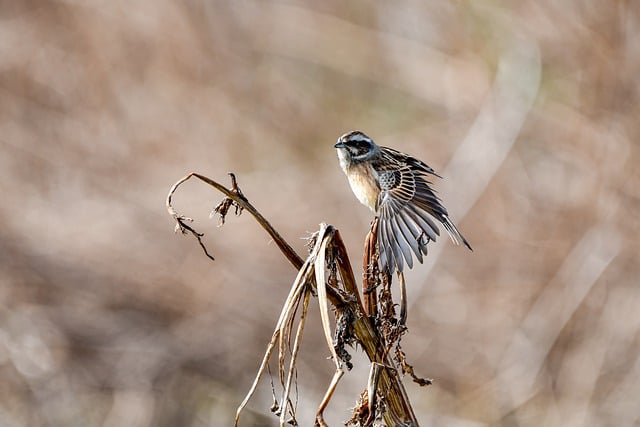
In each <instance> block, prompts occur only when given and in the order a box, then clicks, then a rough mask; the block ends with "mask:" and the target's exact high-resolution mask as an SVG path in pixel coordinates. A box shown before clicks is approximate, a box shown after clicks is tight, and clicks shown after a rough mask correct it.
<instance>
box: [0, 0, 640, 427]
mask: <svg viewBox="0 0 640 427" xmlns="http://www.w3.org/2000/svg"><path fill="white" fill-rule="evenodd" d="M638 76H640V4H638V3H637V2H635V1H632V0H627V1H624V0H620V1H613V0H612V1H607V2H603V1H588V0H584V1H571V2H569V1H567V2H556V1H551V0H542V1H540V0H523V1H518V2H491V1H488V2H471V1H453V2H440V1H409V2H402V3H398V2H377V3H373V2H365V1H355V2H348V3H345V2H341V1H325V2H315V3H311V2H302V1H295V0H289V1H279V2H262V1H234V2H231V1H229V2H222V1H201V0H189V1H184V2H179V1H166V0H154V1H150V0H146V1H144V0H143V1H136V2H129V1H111V0H110V1H104V0H95V1H94V0H90V1H47V0H40V1H13V2H12V1H5V2H1V4H0V189H1V193H0V194H2V207H1V208H0V236H1V237H0V254H1V255H0V425H2V426H110V427H111V426H140V427H144V426H218V425H230V424H231V422H232V421H231V420H232V417H233V414H234V412H235V408H236V406H237V405H238V404H239V403H240V401H241V400H242V398H243V396H244V394H245V393H246V391H247V390H248V389H249V386H250V384H251V381H252V378H253V375H254V373H255V371H256V369H257V367H258V365H259V362H260V360H261V358H262V353H263V350H264V347H265V345H266V343H267V341H268V339H269V337H270V335H271V331H272V328H273V325H274V324H275V321H276V320H277V317H278V314H279V310H280V307H281V304H282V303H283V301H284V299H285V297H286V295H287V292H288V289H289V286H290V284H291V282H292V280H293V279H294V276H295V271H294V270H293V269H292V268H291V266H290V265H289V264H288V263H287V262H286V261H285V260H284V258H283V257H282V256H281V254H280V253H279V252H278V250H277V248H276V246H275V245H274V244H273V243H272V242H270V241H269V239H268V237H267V236H266V235H265V234H264V233H263V232H262V231H261V229H260V228H259V227H258V226H257V225H256V224H255V222H254V221H253V220H252V219H251V218H250V216H249V215H242V216H240V217H237V218H236V217H232V216H230V217H229V218H228V220H227V224H226V225H225V226H224V227H222V228H216V220H215V219H213V220H210V219H209V218H208V214H209V211H210V210H211V209H212V208H213V206H215V205H216V204H217V203H218V201H219V200H220V199H221V196H220V195H219V194H218V193H216V192H215V191H213V190H212V189H211V188H209V187H207V186H206V185H204V184H203V183H199V182H195V181H193V182H189V183H187V184H185V185H184V186H183V187H182V188H181V190H180V191H179V192H178V194H177V195H176V196H175V203H176V207H177V208H178V210H180V211H181V212H182V213H184V214H186V215H188V216H191V217H193V218H194V219H195V223H194V224H195V227H196V228H197V229H198V230H199V231H202V232H204V233H205V238H204V240H205V243H206V244H207V245H208V246H209V248H210V250H211V251H212V252H213V254H214V256H215V257H216V261H215V262H211V261H210V260H208V259H207V258H206V257H205V256H204V255H203V253H202V252H201V250H200V248H199V247H198V246H197V243H196V241H195V240H194V239H192V238H185V237H182V236H181V235H179V234H178V235H176V234H174V233H173V226H174V224H173V222H172V220H171V219H170V217H169V216H168V215H167V213H166V211H165V207H164V202H165V196H166V194H167V191H168V190H169V188H170V186H171V185H172V184H173V183H174V182H175V181H176V180H177V179H179V178H180V177H182V176H183V175H185V174H186V173H188V172H191V171H197V172H200V173H202V174H204V175H207V176H209V177H211V178H213V179H215V180H218V181H220V182H228V178H227V176H226V173H227V172H228V171H234V172H235V173H236V174H237V175H238V178H239V182H240V186H241V188H242V189H243V191H244V193H245V194H246V196H247V197H248V198H249V199H250V200H251V201H252V202H253V203H254V205H255V206H256V207H257V208H258V209H260V210H261V211H262V213H263V214H264V215H265V216H266V217H267V218H268V219H270V221H271V222H272V223H273V225H274V226H275V227H276V228H277V229H278V230H279V231H280V232H281V233H282V234H283V235H284V236H285V238H287V239H288V240H289V241H290V242H291V244H292V245H293V246H294V247H295V248H296V250H297V251H298V252H299V253H301V254H303V253H304V252H305V247H304V244H305V241H304V240H303V238H304V237H306V236H308V234H309V233H310V232H313V231H315V230H316V229H317V226H318V224H319V223H320V222H328V223H331V224H333V225H335V226H336V227H338V228H339V229H340V230H341V232H342V234H343V236H344V238H345V241H346V242H347V245H348V247H349V250H350V253H351V254H352V257H353V262H354V264H355V265H359V263H360V261H359V260H360V257H361V249H362V244H363V239H364V236H365V233H366V232H367V230H368V225H369V221H370V220H371V213H370V212H368V211H367V209H366V208H364V207H363V206H361V205H359V203H358V202H357V201H356V199H355V198H354V197H353V195H352V194H351V192H350V189H349V187H348V184H347V181H346V179H345V177H344V175H343V174H342V172H341V170H340V169H339V167H338V162H337V159H336V157H335V152H334V149H333V148H332V145H333V144H334V143H335V141H336V140H337V138H338V137H339V136H340V135H341V134H342V133H344V132H346V131H348V130H351V129H361V130H363V131H365V132H366V133H368V134H369V135H370V136H372V137H373V138H374V139H375V140H376V141H377V142H378V143H379V144H381V145H388V146H392V147H394V148H397V149H399V150H401V151H404V152H407V153H410V154H413V155H415V156H416V157H418V158H421V159H423V160H424V161H426V162H427V163H428V164H429V165H431V166H432V167H433V168H435V169H436V171H438V172H439V173H440V174H441V175H442V176H443V177H444V179H443V180H438V182H437V183H436V184H437V188H438V190H439V192H440V195H441V196H442V198H443V200H444V202H445V204H446V206H447V207H448V209H449V211H450V213H451V216H452V217H453V218H454V220H455V221H456V222H457V223H458V225H459V228H460V229H461V230H462V231H463V233H464V234H465V236H466V237H467V238H468V240H469V241H470V242H471V243H472V245H473V247H474V252H469V251H467V250H465V249H463V248H461V247H455V246H454V245H453V244H452V243H451V242H450V241H448V240H447V239H446V238H442V239H440V240H439V241H438V242H437V243H435V244H433V245H432V248H433V249H432V250H431V252H430V255H429V257H428V259H427V261H426V263H425V264H424V265H422V266H418V267H416V268H414V270H412V271H411V272H410V273H409V274H408V276H407V280H408V286H409V298H410V300H411V307H410V312H409V322H408V324H409V328H410V332H409V334H408V335H407V336H406V338H405V339H404V341H403V342H404V348H405V350H406V352H407V354H408V357H409V361H410V362H411V363H412V364H414V366H415V367H416V369H417V371H418V372H419V373H420V374H422V375H424V376H429V377H432V378H434V379H435V384H434V385H433V386H431V387H428V388H420V387H418V386H417V385H414V384H413V383H411V382H407V387H408V393H409V396H410V397H411V400H412V403H413V404H414V407H415V410H416V413H417V414H418V418H419V419H420V421H421V424H422V425H427V426H430V425H434V426H435V425H437V426H465V427H466V426H533V425H536V426H537V425H544V426H587V425H592V426H596V425H597V426H628V425H639V424H640V400H639V399H640V398H639V396H640V358H639V357H638V354H639V353H640V286H639V277H640V266H639V261H640V259H639V254H640V243H639V237H640V215H639V212H640V172H639V170H640V168H639V167H638V164H639V162H640V144H639V142H638V141H639V140H640V119H639V118H640V102H639V101H640V99H639V95H640V80H639V77H638ZM319 324H320V322H319V318H318V311H317V308H316V307H312V309H311V320H310V322H309V324H308V329H307V332H306V335H305V338H304V342H303V349H302V355H301V357H302V360H301V362H300V365H299V373H298V379H299V387H298V391H299V401H298V414H299V420H300V422H301V424H302V425H310V424H311V423H312V419H313V414H314V411H315V407H316V405H317V403H318V402H319V401H320V398H321V396H322V394H323V393H324V390H325V388H326V386H327V385H328V383H329V380H330V378H331V375H332V371H333V368H332V364H331V361H330V360H328V359H327V357H328V355H329V353H328V351H327V349H326V348H325V347H324V344H323V340H322V335H321V331H320V326H319ZM358 354H359V353H358V352H356V351H354V357H355V364H356V367H355V368H354V370H353V372H351V373H349V374H347V375H346V376H345V377H344V379H343V380H342V382H341V384H340V386H339V387H338V391H337V393H336V395H335V396H334V400H333V402H332V405H331V406H330V408H329V410H328V412H327V420H328V421H329V422H330V423H331V424H332V425H340V423H341V422H343V421H344V420H346V419H347V418H349V408H350V407H352V406H353V405H354V404H355V401H356V399H357V396H358V394H359V392H360V391H361V390H362V389H363V388H364V386H365V384H366V376H367V372H368V369H369V367H368V365H367V363H366V361H365V360H364V358H362V356H359V355H358ZM270 405H271V396H270V386H269V381H268V379H267V380H265V381H263V383H262V384H261V386H260V387H259V389H258V394H257V396H256V397H255V398H254V400H252V401H251V403H250V405H249V410H248V411H247V413H245V415H244V417H243V418H242V425H245V426H250V425H256V426H262V425H264V426H269V425H276V418H275V417H274V416H272V415H271V414H270V413H269V411H268V407H269V406H270Z"/></svg>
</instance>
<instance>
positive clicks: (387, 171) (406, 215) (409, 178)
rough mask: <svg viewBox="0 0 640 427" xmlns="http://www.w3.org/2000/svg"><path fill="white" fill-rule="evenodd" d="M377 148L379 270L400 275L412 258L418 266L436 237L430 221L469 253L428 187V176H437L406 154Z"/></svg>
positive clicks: (410, 263)
mask: <svg viewBox="0 0 640 427" xmlns="http://www.w3.org/2000/svg"><path fill="white" fill-rule="evenodd" d="M381 148H382V151H381V152H382V156H381V159H380V160H379V161H377V162H374V163H373V164H372V166H373V169H374V170H375V171H376V173H377V174H378V182H379V184H380V194H379V195H378V200H377V202H376V211H377V212H378V216H379V217H380V222H379V234H378V247H379V251H380V258H381V263H382V268H383V269H384V268H386V267H388V269H389V272H390V273H393V272H394V271H395V270H396V269H397V270H398V271H400V272H402V270H403V268H404V264H405V263H406V265H407V266H409V268H412V267H413V254H415V256H416V259H417V260H418V261H419V262H422V261H423V258H422V257H423V255H426V254H427V243H428V242H429V241H431V240H434V241H435V240H436V237H437V236H439V235H440V230H439V228H438V226H437V225H436V223H435V222H434V221H433V219H432V218H435V219H437V220H438V221H439V222H440V223H442V225H443V226H444V228H445V230H446V231H447V233H448V234H449V236H450V237H451V239H452V240H453V241H454V243H456V244H459V243H462V244H464V245H465V246H467V247H468V248H469V249H471V246H470V245H469V243H468V242H467V241H466V239H465V238H464V237H463V236H462V234H460V232H459V231H458V229H457V228H456V226H455V225H454V224H453V222H452V221H451V220H450V219H449V216H448V213H447V209H446V208H445V207H444V206H443V205H442V203H441V201H440V199H439V198H438V196H437V195H436V193H435V190H433V189H432V188H431V186H430V184H431V182H430V181H429V180H428V176H429V175H433V176H438V175H437V174H436V173H435V172H434V171H433V169H431V168H430V167H429V166H427V165H426V164H424V163H423V162H421V161H420V160H417V159H414V158H413V157H409V156H407V155H406V154H402V153H400V152H398V151H396V150H393V149H390V148H385V147H381ZM412 252H413V253H412Z"/></svg>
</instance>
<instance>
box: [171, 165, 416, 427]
mask: <svg viewBox="0 0 640 427" xmlns="http://www.w3.org/2000/svg"><path fill="white" fill-rule="evenodd" d="M230 175H231V178H232V188H231V189H227V188H225V187H224V186H222V185H220V184H219V183H217V182H215V181H213V180H211V179H209V178H207V177H205V176H202V175H199V174H197V173H190V174H188V175H186V176H185V177H183V178H181V179H180V180H179V181H178V182H176V184H174V185H173V187H172V188H171V190H170V191H169V194H168V196H167V200H166V206H167V211H168V212H169V214H170V215H171V216H172V217H173V218H174V220H175V221H176V230H180V231H181V232H183V233H187V232H189V233H191V234H193V235H194V236H195V237H196V238H197V239H198V242H199V244H200V246H201V247H202V248H203V250H204V251H205V254H206V255H207V256H208V257H209V258H211V259H213V257H212V256H211V255H210V254H209V253H208V252H207V250H206V247H205V246H204V244H203V243H202V241H201V239H200V238H201V237H202V234H200V233H198V232H197V231H196V230H195V229H193V228H192V227H191V226H189V225H188V224H186V223H187V222H189V221H190V219H189V218H187V217H184V216H182V215H179V214H178V213H177V212H176V210H175V209H174V208H173V206H172V196H173V194H174V193H175V192H176V190H177V188H178V187H179V186H180V185H181V184H182V183H184V182H185V181H187V180H188V179H190V178H191V177H196V178H198V179H200V180H201V181H203V182H205V183H207V184H209V185H211V186H213V187H214V188H216V189H217V190H219V191H220V192H222V193H223V194H224V195H225V196H226V199H225V200H223V202H222V203H221V204H220V205H218V207H217V208H216V212H218V213H219V214H220V215H221V216H222V217H224V215H225V214H226V213H227V211H228V209H229V208H230V207H232V206H235V207H236V209H237V211H238V210H240V211H241V210H242V209H246V210H247V211H248V212H249V213H251V215H252V216H253V217H254V218H255V219H256V221H258V223H259V224H260V225H261V226H262V227H263V229H265V230H266V231H267V233H268V234H269V235H270V236H271V238H272V239H273V241H274V242H276V245H277V246H278V248H279V249H280V250H281V251H282V253H283V254H284V255H285V257H286V258H287V259H288V260H289V262H290V263H291V264H292V265H293V266H294V267H295V268H296V269H297V270H298V274H297V276H296V279H295V281H294V282H293V285H292V287H291V290H290V292H289V295H288V296H287V299H286V302H285V305H284V306H283V308H282V310H281V313H280V317H279V318H278V321H277V323H276V326H275V328H274V332H273V334H272V336H271V339H270V341H269V344H268V345H267V349H266V352H265V355H264V357H263V359H262V363H261V364H260V368H259V370H258V373H257V374H256V377H255V379H254V382H253V383H252V385H251V388H250V390H249V392H248V393H247V395H246V396H245V398H244V400H243V401H242V403H241V404H240V406H239V407H238V409H237V411H236V416H235V425H236V427H237V425H238V423H239V418H240V413H241V412H242V410H243V409H244V408H245V407H246V405H247V403H248V401H249V399H251V397H252V396H253V395H254V393H255V391H256V388H257V384H258V383H259V381H260V379H261V378H262V376H263V375H264V373H265V371H267V370H268V366H269V360H270V358H271V355H272V353H273V350H274V349H275V347H276V346H278V347H279V350H280V351H279V364H278V365H279V374H280V378H281V384H282V385H283V387H284V388H285V389H284V392H283V400H282V401H283V402H284V403H283V407H282V408H280V410H281V411H282V412H281V414H280V419H281V422H280V424H281V425H284V418H285V417H286V414H287V413H291V415H292V416H293V417H294V419H295V410H294V409H293V406H291V408H292V410H289V405H290V404H291V401H290V398H289V394H290V391H291V385H292V382H293V377H294V375H295V365H296V361H297V357H298V352H299V347H300V343H301V339H302V333H303V329H304V324H305V320H306V316H307V308H308V303H309V299H310V295H311V294H310V292H311V287H315V288H316V289H317V290H318V297H319V304H320V312H321V317H322V323H323V327H324V331H325V339H326V341H327V346H328V347H329V351H330V352H331V355H332V358H333V360H334V363H335V365H336V371H335V373H334V375H333V378H332V380H331V383H330V385H329V388H328V389H327V392H326V393H325V396H324V398H323V400H322V402H321V404H320V406H319V408H318V415H317V418H316V425H319V426H323V425H325V423H324V421H323V420H322V411H324V409H325V408H326V406H327V405H328V403H329V400H330V399H331V396H332V394H333V392H334V390H335V388H336V386H337V384H338V382H339V380H340V378H341V377H342V375H344V371H343V370H342V368H341V360H340V358H339V357H338V354H337V351H336V348H334V344H333V340H332V338H331V337H332V334H331V326H330V320H329V310H328V304H329V302H331V304H332V305H333V306H334V307H335V309H336V313H337V315H339V316H342V315H346V316H347V318H348V319H350V324H349V326H348V327H349V328H351V329H350V331H348V333H349V334H353V336H355V338H356V340H357V342H358V343H359V344H361V346H362V348H363V349H364V351H365V352H366V354H367V356H368V358H369V360H371V362H372V363H376V364H377V366H378V369H376V370H379V375H376V380H377V383H378V387H377V389H378V392H379V393H378V395H379V396H381V397H382V399H383V400H384V402H383V403H384V408H385V410H384V413H383V418H384V421H385V423H387V425H413V426H417V425H418V421H417V419H416V417H415V414H414V413H413V409H412V407H411V404H410V403H409V399H408V397H407V394H406V391H405V389H404V386H403V385H402V382H401V379H400V377H399V375H398V370H397V368H396V367H395V365H394V362H393V361H392V360H391V358H390V356H389V354H388V352H387V351H386V350H385V349H386V347H387V345H386V344H385V342H384V341H385V338H384V336H383V335H382V334H381V332H380V331H378V330H377V329H375V328H374V326H373V324H372V322H371V321H370V319H369V318H368V317H367V315H366V312H365V309H364V307H363V305H362V300H361V298H360V294H359V292H358V285H357V283H356V279H355V276H354V274H353V268H352V266H351V263H350V261H349V257H348V255H347V251H346V247H345V245H344V242H343V241H342V238H341V236H340V233H339V232H338V230H336V229H335V228H334V227H332V226H330V225H326V224H322V225H321V228H320V231H319V232H318V233H316V241H315V244H314V249H313V250H312V251H311V253H310V255H309V256H308V257H307V259H306V261H303V260H302V258H300V257H299V256H298V255H297V253H296V252H295V251H294V250H293V249H292V248H291V246H290V245H289V244H288V243H287V242H286V241H285V240H284V239H283V238H282V236H280V234H279V233H278V232H277V231H276V230H275V229H274V228H273V227H272V226H271V224H269V222H268V221H267V220H266V219H265V218H264V217H263V216H262V215H261V214H260V213H259V212H258V211H257V209H255V208H254V207H253V206H252V205H251V204H250V203H249V201H248V200H247V199H246V197H245V196H244V195H243V194H242V192H241V191H240V189H239V188H238V186H237V182H236V181H235V176H233V174H230ZM370 254H371V255H372V256H374V257H375V247H373V251H372V252H370ZM328 260H329V263H330V265H332V266H335V267H331V268H336V267H337V274H338V276H339V278H340V279H341V281H340V282H336V281H335V279H333V282H332V281H331V280H329V281H328V280H327V277H326V268H327V261H328ZM339 283H341V284H342V287H343V288H344V290H340V289H338V288H337V286H339ZM334 286H336V287H334ZM301 301H302V305H303V306H302V311H301V313H302V314H301V318H300V323H299V324H298V327H297V331H296V335H295V339H294V343H293V348H292V350H291V360H290V362H289V368H288V375H287V377H286V380H285V377H284V361H285V350H286V343H289V344H290V340H291V337H292V334H291V331H292V329H293V324H294V318H295V316H296V312H297V308H298V307H299V304H300V302H301ZM372 406H374V407H373V408H372V410H373V411H375V410H376V408H375V400H374V401H372Z"/></svg>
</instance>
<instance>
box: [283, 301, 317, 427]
mask: <svg viewBox="0 0 640 427" xmlns="http://www.w3.org/2000/svg"><path fill="white" fill-rule="evenodd" d="M310 297H311V290H310V289H309V288H307V289H306V290H305V292H304V298H303V300H302V313H301V314H300V321H299V322H298V330H297V331H296V337H295V340H294V342H293V349H292V351H291V360H290V361H289V371H288V372H287V384H286V386H285V389H284V392H283V393H282V400H281V402H283V405H284V406H283V407H282V413H281V414H280V425H284V423H285V422H286V420H285V415H286V414H287V409H288V407H289V403H290V402H291V399H290V398H289V394H290V393H291V382H292V381H293V374H294V372H295V370H296V361H297V360H298V351H299V350H300V343H301V342H302V332H303V331H304V324H305V321H306V320H307V310H308V308H309V299H310ZM291 415H292V416H293V418H294V419H295V416H296V414H295V409H294V408H293V407H292V408H291Z"/></svg>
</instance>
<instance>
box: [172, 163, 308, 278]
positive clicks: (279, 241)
mask: <svg viewBox="0 0 640 427" xmlns="http://www.w3.org/2000/svg"><path fill="white" fill-rule="evenodd" d="M231 176H232V181H235V176H233V174H231ZM191 177H196V178H198V179H199V180H201V181H204V182H206V183H207V184H209V185H210V186H212V187H214V188H215V189H216V190H218V191H220V192H221V193H223V194H224V195H225V196H227V197H228V198H229V199H231V200H233V202H234V203H235V204H236V205H237V206H239V207H240V208H242V209H246V210H247V211H248V212H249V213H250V214H251V215H253V217H254V218H255V219H256V221H258V223H259V224H260V225H261V226H262V228H264V230H265V231H266V232H267V233H268V234H269V236H271V238H272V239H273V241H274V242H275V243H276V245H277V246H278V248H279V249H280V250H281V251H282V253H283V254H284V256H285V257H286V258H287V259H288V260H289V262H290V263H291V264H292V265H293V266H294V268H295V269H296V270H299V269H300V267H302V264H303V263H304V261H303V260H302V258H300V256H299V255H298V254H297V253H296V251H295V250H294V249H293V248H292V247H291V246H290V245H289V244H288V243H287V241H286V240H284V238H283V237H282V236H281V235H280V233H278V232H277V231H276V230H275V228H273V226H272V225H271V224H270V223H269V221H267V220H266V219H265V217H263V216H262V214H261V213H260V212H258V210H257V209H256V208H254V207H253V205H252V204H251V203H249V201H248V200H247V198H246V197H245V196H244V195H243V194H242V192H240V191H238V192H234V191H233V190H229V189H228V188H226V187H225V186H223V185H222V184H219V183H217V182H216V181H214V180H212V179H210V178H207V177H206V176H204V175H200V174H198V173H195V172H191V173H190V174H188V175H186V176H184V177H183V178H181V179H179V180H178V182H176V183H175V184H174V185H173V187H171V190H169V194H168V195H167V201H166V207H167V212H169V215H171V216H172V217H173V218H174V219H175V220H176V223H177V224H176V230H180V231H181V232H182V233H183V234H184V233H186V232H190V233H191V234H193V235H194V236H195V237H196V238H197V239H198V242H199V243H200V246H201V247H202V248H203V250H204V251H205V254H206V255H207V256H208V257H209V258H211V259H213V257H212V256H211V255H210V254H209V253H208V252H207V249H206V247H205V246H204V244H203V243H202V240H201V238H202V236H203V234H202V233H198V232H197V231H196V230H195V229H193V228H192V227H190V226H189V225H188V224H186V222H191V221H192V219H191V218H187V217H185V216H183V215H180V214H178V212H177V211H176V210H175V209H174V208H173V205H172V196H173V193H175V192H176V190H177V189H178V187H179V186H180V185H181V184H182V183H184V182H185V181H187V180H189V179H190V178H191ZM235 187H236V188H237V182H236V183H235Z"/></svg>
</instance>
